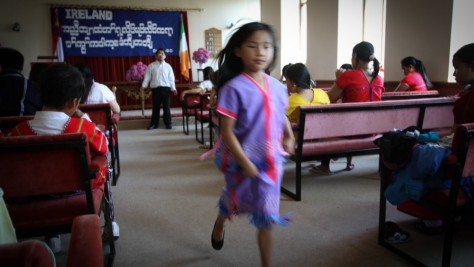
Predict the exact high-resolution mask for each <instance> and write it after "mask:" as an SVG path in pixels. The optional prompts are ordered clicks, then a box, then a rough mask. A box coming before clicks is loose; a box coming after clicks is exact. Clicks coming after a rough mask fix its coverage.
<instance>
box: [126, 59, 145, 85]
mask: <svg viewBox="0 0 474 267" xmlns="http://www.w3.org/2000/svg"><path fill="white" fill-rule="evenodd" d="M147 67H148V66H147V65H146V64H143V62H141V61H139V62H137V64H133V65H132V66H131V67H130V69H129V70H127V73H126V75H125V79H126V80H127V81H128V82H130V81H141V80H143V78H144V77H145V72H146V69H147Z"/></svg>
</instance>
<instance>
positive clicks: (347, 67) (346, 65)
mask: <svg viewBox="0 0 474 267" xmlns="http://www.w3.org/2000/svg"><path fill="white" fill-rule="evenodd" d="M340 69H345V70H354V68H353V67H352V64H348V63H346V64H342V65H341V67H340Z"/></svg>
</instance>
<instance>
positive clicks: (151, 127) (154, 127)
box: [147, 125, 158, 130]
mask: <svg viewBox="0 0 474 267" xmlns="http://www.w3.org/2000/svg"><path fill="white" fill-rule="evenodd" d="M156 128H158V126H155V125H150V126H148V128H147V130H153V129H156Z"/></svg>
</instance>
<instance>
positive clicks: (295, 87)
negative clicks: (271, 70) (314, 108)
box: [286, 63, 330, 123]
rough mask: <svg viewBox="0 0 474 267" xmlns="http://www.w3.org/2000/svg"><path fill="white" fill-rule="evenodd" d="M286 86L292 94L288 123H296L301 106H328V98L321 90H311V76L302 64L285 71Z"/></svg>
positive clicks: (287, 112)
mask: <svg viewBox="0 0 474 267" xmlns="http://www.w3.org/2000/svg"><path fill="white" fill-rule="evenodd" d="M286 86H287V88H288V91H289V92H291V93H292V94H291V95H290V97H289V99H288V100H289V108H288V110H287V111H286V116H288V119H289V120H290V122H293V123H297V122H298V121H297V119H298V107H299V106H301V105H322V104H329V103H330V102H329V97H328V94H326V92H324V91H323V90H321V89H311V75H310V73H309V70H308V68H306V66H305V65H304V64H302V63H296V64H293V65H291V66H290V67H288V68H287V69H286Z"/></svg>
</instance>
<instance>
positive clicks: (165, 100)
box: [150, 87, 171, 127]
mask: <svg viewBox="0 0 474 267" xmlns="http://www.w3.org/2000/svg"><path fill="white" fill-rule="evenodd" d="M151 92H152V101H153V110H152V113H151V123H150V125H154V126H156V127H158V123H159V122H160V107H161V105H163V121H164V122H165V126H167V127H170V126H171V112H170V101H171V100H170V92H171V89H170V88H169V87H157V88H152V89H151Z"/></svg>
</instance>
